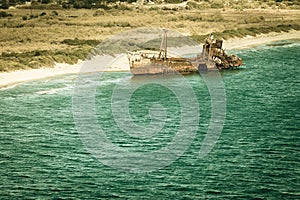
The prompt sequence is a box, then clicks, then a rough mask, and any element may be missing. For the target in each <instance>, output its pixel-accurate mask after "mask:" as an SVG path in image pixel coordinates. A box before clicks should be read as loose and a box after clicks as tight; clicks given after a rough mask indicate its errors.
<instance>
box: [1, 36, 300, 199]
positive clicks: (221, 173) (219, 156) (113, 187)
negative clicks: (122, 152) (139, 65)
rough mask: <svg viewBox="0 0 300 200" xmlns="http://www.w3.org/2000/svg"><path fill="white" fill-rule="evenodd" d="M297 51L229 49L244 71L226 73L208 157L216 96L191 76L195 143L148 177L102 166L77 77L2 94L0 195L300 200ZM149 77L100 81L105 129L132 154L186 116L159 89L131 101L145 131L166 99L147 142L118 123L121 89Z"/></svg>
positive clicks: (169, 133)
mask: <svg viewBox="0 0 300 200" xmlns="http://www.w3.org/2000/svg"><path fill="white" fill-rule="evenodd" d="M299 52H300V42H299V41H288V42H287V41H281V42H277V43H274V44H271V45H264V46H260V47H256V48H251V49H245V50H237V51H233V52H232V53H235V54H238V55H239V56H240V57H242V58H243V60H244V66H243V67H242V68H241V69H239V70H231V71H224V72H222V73H221V76H222V79H223V83H224V86H225V91H226V118H225V122H224V127H223V130H222V133H221V135H220V137H219V138H218V141H217V143H216V144H215V146H214V147H213V149H212V151H211V152H210V153H209V154H208V155H206V156H205V157H204V158H201V159H200V158H199V157H198V153H199V150H200V146H201V144H202V142H203V140H204V138H205V135H206V133H207V130H208V128H209V123H210V118H211V114H212V112H211V98H210V95H209V91H208V88H207V86H206V83H205V81H204V80H203V77H201V76H199V75H189V76H185V77H184V78H185V79H186V81H187V82H188V83H189V84H190V85H191V87H192V89H193V92H194V94H195V95H196V99H197V101H198V104H199V113H200V115H199V116H200V117H199V122H198V124H197V130H196V134H195V137H194V138H193V140H191V144H190V146H188V148H187V149H186V150H185V151H184V153H183V154H182V155H181V156H180V157H179V158H178V159H175V160H174V162H172V163H170V164H169V165H167V166H164V167H161V168H160V169H157V170H154V171H151V172H147V173H132V172H130V171H126V170H121V169H118V168H116V167H111V166H109V165H105V164H103V162H101V160H99V159H97V158H96V157H95V156H94V155H92V154H91V153H90V151H88V150H87V148H86V146H85V144H84V143H83V141H82V138H81V137H80V135H79V134H78V131H77V129H76V123H75V121H74V118H73V114H74V113H73V109H74V108H73V107H72V105H73V104H72V97H73V94H74V87H75V84H76V79H77V75H67V76H58V77H53V78H47V79H43V80H37V81H32V82H26V83H22V84H18V85H15V86H11V87H8V88H2V89H0V105H1V106H0V185H1V189H0V198H1V199H109V198H122V199H300V158H299V152H300V135H299V134H300V125H299V124H300V123H299V121H300V77H299V73H300V54H299ZM142 79H143V78H138V79H137V78H132V75H131V74H130V73H127V72H123V73H105V74H103V75H102V77H101V80H95V81H98V83H97V88H96V91H95V104H96V106H95V109H96V115H97V119H98V123H99V125H100V126H101V128H102V129H103V131H104V132H105V133H106V135H107V138H108V139H109V140H110V141H112V143H113V144H114V145H117V146H119V147H120V148H125V149H127V150H128V151H129V152H152V151H155V150H158V149H161V148H162V147H163V146H166V145H167V144H168V143H170V141H172V138H173V137H174V136H175V135H176V133H177V132H178V130H179V129H180V126H179V124H180V122H181V120H182V118H181V114H182V110H180V102H179V100H178V98H177V97H176V95H174V93H173V92H172V91H171V90H170V89H168V88H166V87H163V86H161V85H160V84H159V83H158V84H155V83H152V84H146V85H142V86H141V87H139V88H137V89H136V90H135V92H134V93H133V95H132V96H131V98H130V100H129V110H130V116H131V117H132V120H133V121H134V122H135V123H137V124H139V125H140V126H147V125H148V124H149V123H150V121H151V119H150V118H149V117H147V114H148V113H149V109H150V108H151V105H152V104H153V103H159V104H160V105H162V106H163V107H164V108H165V112H166V116H167V118H166V122H165V124H164V127H163V128H162V129H161V130H160V132H159V133H157V134H155V135H154V136H152V137H150V138H146V139H144V138H136V137H132V136H129V135H127V134H126V132H124V131H122V130H121V128H120V127H118V125H117V123H116V121H115V119H114V114H113V112H112V110H111V99H112V94H113V91H114V88H115V87H116V85H120V84H121V85H124V84H125V85H126V84H127V83H130V84H135V83H137V82H139V83H140V82H142V81H143V80H142ZM176 87H177V88H180V85H177V86H176ZM186 98H187V101H188V98H189V97H186ZM193 117H195V116H193ZM190 120H193V119H192V118H191V119H190ZM162 159H163V158H162Z"/></svg>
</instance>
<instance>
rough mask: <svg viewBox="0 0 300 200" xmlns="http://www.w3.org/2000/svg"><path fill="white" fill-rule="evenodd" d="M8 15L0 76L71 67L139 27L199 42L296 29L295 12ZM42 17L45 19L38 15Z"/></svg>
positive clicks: (0, 40)
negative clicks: (99, 44) (64, 64)
mask: <svg viewBox="0 0 300 200" xmlns="http://www.w3.org/2000/svg"><path fill="white" fill-rule="evenodd" d="M7 12H8V13H9V14H12V15H13V17H6V18H0V27H1V33H0V34H1V35H0V47H1V48H0V53H1V57H0V71H10V70H14V69H20V68H32V67H33V68H35V67H42V66H51V65H53V63H54V61H58V62H68V63H74V62H75V61H76V59H78V58H82V57H84V56H85V55H86V54H87V53H88V52H89V51H90V50H91V49H92V48H93V47H94V46H95V43H96V42H95V41H99V42H100V41H102V40H105V39H106V38H108V37H109V36H111V35H113V34H117V33H120V32H121V31H124V30H128V29H132V28H138V27H163V28H169V29H173V30H176V31H179V32H182V33H184V34H187V35H194V36H195V38H198V39H199V38H200V39H201V37H200V36H204V35H206V34H209V33H211V32H216V33H222V35H221V34H219V36H222V37H224V38H228V37H239V36H240V37H242V36H244V35H247V34H250V35H251V34H257V33H259V32H266V31H267V32H270V31H282V30H283V31H284V30H285V29H282V27H281V28H280V26H282V25H284V26H287V27H288V25H291V27H290V28H293V29H299V27H300V13H299V10H274V9H255V10H253V9H249V10H242V11H241V10H236V9H226V10H225V9H209V10H199V9H190V10H182V9H179V10H178V11H174V10H163V9H148V8H144V9H139V10H136V9H134V10H110V11H103V10H100V11H97V10H57V12H58V15H56V13H55V12H53V11H51V10H29V9H15V10H8V11H7ZM42 12H45V13H46V15H44V16H40V15H41V13H42ZM25 16H26V17H25ZM25 18H27V19H26V20H24V19H25ZM278 27H279V28H278ZM239 32H240V33H241V34H239ZM199 35H200V36H199ZM217 35H218V34H217ZM75 38H77V40H75ZM64 41H69V42H70V41H71V43H68V42H64ZM72 41H73V43H72ZM74 41H75V43H74ZM76 41H77V42H78V44H76ZM91 41H93V42H91ZM33 52H40V53H37V54H34V53H33ZM30 63H31V64H30Z"/></svg>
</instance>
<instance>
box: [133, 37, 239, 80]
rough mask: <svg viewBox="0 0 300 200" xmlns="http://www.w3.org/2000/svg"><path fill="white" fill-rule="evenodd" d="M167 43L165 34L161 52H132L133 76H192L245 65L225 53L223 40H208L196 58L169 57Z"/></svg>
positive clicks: (236, 57) (237, 58)
mask: <svg viewBox="0 0 300 200" xmlns="http://www.w3.org/2000/svg"><path fill="white" fill-rule="evenodd" d="M166 41H167V36H166V34H165V36H164V37H163V40H162V45H161V48H160V51H156V52H155V51H151V52H149V51H139V52H134V53H132V52H131V54H129V55H128V59H129V64H130V71H131V73H132V74H133V75H154V74H168V73H180V74H192V73H198V72H200V71H215V70H224V69H231V68H237V67H239V66H241V65H242V63H243V62H242V59H241V58H239V57H238V56H235V55H227V54H226V53H225V51H224V50H223V49H222V43H223V41H222V40H213V39H212V38H208V39H206V40H205V42H204V45H203V50H202V53H201V54H199V55H198V56H196V57H195V58H180V57H168V56H167V42H166Z"/></svg>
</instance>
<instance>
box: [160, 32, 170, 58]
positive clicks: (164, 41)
mask: <svg viewBox="0 0 300 200" xmlns="http://www.w3.org/2000/svg"><path fill="white" fill-rule="evenodd" d="M167 47H168V38H167V30H166V29H164V36H163V39H162V40H161V44H160V51H159V56H158V58H161V56H162V53H163V56H164V60H167Z"/></svg>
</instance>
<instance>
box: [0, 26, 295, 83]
mask: <svg viewBox="0 0 300 200" xmlns="http://www.w3.org/2000/svg"><path fill="white" fill-rule="evenodd" d="M290 39H300V31H290V32H281V33H275V32H274V33H270V34H261V35H258V36H256V37H253V36H247V37H245V38H232V39H229V40H226V41H224V48H225V49H227V50H231V49H242V48H250V47H253V46H258V45H262V44H266V43H270V42H275V41H280V40H290ZM124 62H126V58H125V57H124V56H123V57H121V58H120V59H118V60H117V62H114V63H110V64H109V67H102V68H101V69H99V68H97V67H95V68H90V69H88V70H87V71H84V72H91V71H101V70H104V71H129V65H128V64H121V63H124ZM83 63H84V62H83V61H79V62H78V63H77V64H75V65H68V64H64V63H56V65H55V67H53V68H41V69H31V70H19V71H13V72H5V73H0V87H5V86H9V85H13V84H16V83H20V82H25V81H31V80H36V79H42V78H47V77H52V76H58V75H65V74H76V73H78V72H79V71H82V70H81V69H82V68H81V67H82V64H83Z"/></svg>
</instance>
